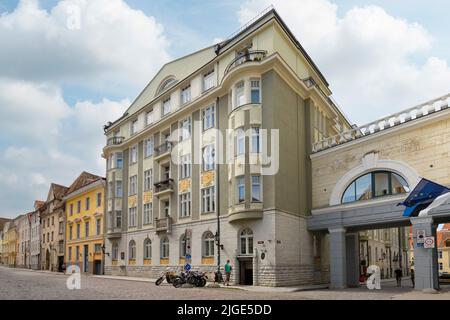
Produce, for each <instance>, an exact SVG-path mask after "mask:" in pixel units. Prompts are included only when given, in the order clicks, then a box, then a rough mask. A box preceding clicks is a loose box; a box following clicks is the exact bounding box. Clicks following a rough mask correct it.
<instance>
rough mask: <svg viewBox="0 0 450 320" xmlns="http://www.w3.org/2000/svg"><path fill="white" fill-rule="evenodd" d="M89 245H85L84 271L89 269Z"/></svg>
mask: <svg viewBox="0 0 450 320" xmlns="http://www.w3.org/2000/svg"><path fill="white" fill-rule="evenodd" d="M88 262H89V246H88V245H85V246H84V263H83V272H88V271H89V264H88Z"/></svg>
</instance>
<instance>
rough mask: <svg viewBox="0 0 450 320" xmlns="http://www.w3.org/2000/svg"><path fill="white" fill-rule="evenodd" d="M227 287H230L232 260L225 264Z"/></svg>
mask: <svg viewBox="0 0 450 320" xmlns="http://www.w3.org/2000/svg"><path fill="white" fill-rule="evenodd" d="M224 269H225V285H226V286H228V287H229V286H230V278H231V270H232V269H233V268H232V267H231V264H230V260H227V263H226V264H225V268H224Z"/></svg>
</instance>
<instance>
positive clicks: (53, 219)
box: [39, 183, 68, 272]
mask: <svg viewBox="0 0 450 320" xmlns="http://www.w3.org/2000/svg"><path fill="white" fill-rule="evenodd" d="M67 189H68V188H67V187H64V186H61V185H58V184H55V183H52V184H51V185H50V189H49V192H48V195H47V200H46V201H45V204H43V205H42V206H40V208H39V217H40V238H41V248H40V249H41V253H40V262H41V269H42V270H49V271H55V272H61V271H63V264H64V249H65V246H64V240H65V233H64V227H65V212H64V201H63V198H64V195H65V194H66V192H67Z"/></svg>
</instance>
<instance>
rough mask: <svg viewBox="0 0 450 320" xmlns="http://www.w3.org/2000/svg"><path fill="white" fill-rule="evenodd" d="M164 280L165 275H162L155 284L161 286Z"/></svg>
mask: <svg viewBox="0 0 450 320" xmlns="http://www.w3.org/2000/svg"><path fill="white" fill-rule="evenodd" d="M163 281H164V277H160V278H159V279H158V280H156V282H155V284H156V285H157V286H159V285H160V284H161V283H162V282H163Z"/></svg>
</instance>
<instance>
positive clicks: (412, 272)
mask: <svg viewBox="0 0 450 320" xmlns="http://www.w3.org/2000/svg"><path fill="white" fill-rule="evenodd" d="M411 282H412V285H413V288H415V287H416V278H415V274H414V269H411Z"/></svg>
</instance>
